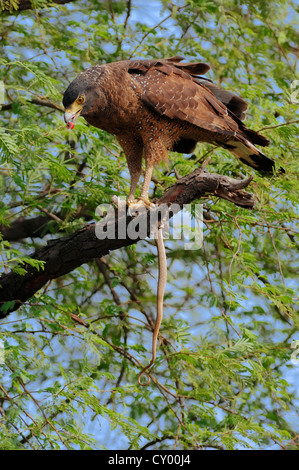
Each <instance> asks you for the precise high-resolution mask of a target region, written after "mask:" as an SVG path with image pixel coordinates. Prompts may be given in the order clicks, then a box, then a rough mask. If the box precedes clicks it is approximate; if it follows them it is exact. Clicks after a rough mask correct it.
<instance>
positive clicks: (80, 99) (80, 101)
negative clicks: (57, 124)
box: [76, 95, 85, 104]
mask: <svg viewBox="0 0 299 470" xmlns="http://www.w3.org/2000/svg"><path fill="white" fill-rule="evenodd" d="M84 101H85V98H84V96H83V95H79V96H78V98H77V99H76V102H77V103H78V104H82V103H84Z"/></svg>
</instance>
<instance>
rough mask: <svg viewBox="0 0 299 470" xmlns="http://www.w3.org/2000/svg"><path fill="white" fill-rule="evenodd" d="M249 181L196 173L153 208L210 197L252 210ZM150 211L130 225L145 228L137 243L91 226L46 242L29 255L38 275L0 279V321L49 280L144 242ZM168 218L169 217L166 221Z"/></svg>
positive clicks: (125, 219)
mask: <svg viewBox="0 0 299 470" xmlns="http://www.w3.org/2000/svg"><path fill="white" fill-rule="evenodd" d="M251 180H252V178H248V179H246V180H235V179H232V178H229V177H227V176H222V175H217V174H212V173H203V170H202V169H197V170H195V171H194V172H193V173H191V174H189V175H187V176H185V177H184V178H182V179H181V180H179V181H178V182H177V183H176V184H175V185H174V186H172V187H171V188H170V189H169V190H168V191H166V193H165V194H164V195H163V196H162V198H161V199H160V200H159V201H157V208H158V209H160V208H161V206H162V205H163V207H164V208H165V207H166V210H168V206H170V205H171V204H177V205H178V206H179V207H182V206H183V205H184V204H189V203H191V202H192V201H193V200H195V199H197V198H200V197H203V196H206V195H208V194H214V195H215V196H217V197H221V198H223V199H226V200H228V201H231V202H233V203H234V204H236V205H239V206H242V207H245V208H248V209H252V208H253V207H254V196H253V194H251V193H248V192H246V191H243V188H245V187H247V186H248V185H249V183H250V181H251ZM151 210H152V209H151ZM151 210H146V211H145V212H143V213H141V214H140V215H138V216H137V217H135V218H134V223H135V222H136V221H137V222H139V223H140V224H141V225H142V226H146V233H145V234H144V236H143V237H139V238H137V239H132V238H130V237H129V235H128V234H127V231H126V235H125V237H124V238H117V237H115V238H114V239H111V238H104V239H99V238H98V236H97V233H98V232H97V228H98V227H99V226H97V224H94V223H93V224H90V225H86V226H84V227H83V228H82V229H80V230H78V231H76V232H74V233H72V234H71V235H67V236H64V237H61V238H58V239H55V240H51V241H49V242H48V243H47V245H46V246H44V247H42V248H40V249H38V250H37V251H36V252H35V253H33V254H32V255H31V257H32V258H33V259H36V260H40V261H44V263H45V264H44V269H43V270H39V271H38V270H37V269H35V268H33V267H32V266H30V265H27V266H25V268H26V270H27V273H26V274H25V275H20V274H17V273H15V272H10V273H8V274H4V275H2V277H1V278H0V305H3V304H4V303H6V302H8V301H13V302H14V305H11V306H10V308H8V309H7V310H5V312H4V311H3V312H2V313H1V312H0V318H4V317H6V316H7V315H8V314H9V313H10V312H12V311H14V310H17V309H18V308H19V307H20V306H21V305H22V304H23V303H24V302H26V301H27V300H28V299H30V297H32V296H33V295H34V293H35V292H37V291H38V290H39V289H41V288H42V287H43V286H44V285H45V284H46V283H47V282H48V281H49V280H51V279H56V278H58V277H60V276H63V275H64V274H67V273H69V272H71V271H72V270H74V269H76V268H77V267H79V266H81V265H82V264H84V263H88V262H90V261H91V260H93V259H95V258H100V257H102V256H104V255H107V254H108V253H109V252H110V251H113V250H117V249H119V248H122V247H125V246H129V245H132V244H135V243H136V242H138V241H139V240H141V239H144V238H146V236H148V235H149V234H150V233H152V232H153V231H154V230H155V229H156V228H157V227H156V226H153V223H152V220H154V218H151V217H150V215H151ZM153 210H157V209H153ZM171 216H172V214H171V213H170V215H169V217H171ZM132 220H133V218H132V216H131V215H129V214H127V213H126V211H125V212H124V215H122V217H121V218H120V219H119V220H117V219H116V220H114V219H112V220H111V219H110V221H109V219H108V223H107V222H106V221H105V222H103V223H102V224H101V227H102V228H103V227H106V228H107V230H110V229H111V230H112V232H114V230H115V233H118V226H120V224H125V227H126V228H127V227H128V226H129V224H130V223H131V222H132ZM144 224H145V225H144ZM109 227H110V228H109ZM23 267H24V266H23Z"/></svg>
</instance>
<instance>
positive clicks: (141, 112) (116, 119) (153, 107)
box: [63, 57, 274, 203]
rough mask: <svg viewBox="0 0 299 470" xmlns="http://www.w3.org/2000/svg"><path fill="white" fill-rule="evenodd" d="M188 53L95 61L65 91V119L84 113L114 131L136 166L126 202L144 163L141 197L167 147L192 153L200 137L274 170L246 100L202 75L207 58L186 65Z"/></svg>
mask: <svg viewBox="0 0 299 470" xmlns="http://www.w3.org/2000/svg"><path fill="white" fill-rule="evenodd" d="M183 60H184V58H183V57H170V58H168V59H156V60H123V61H118V62H113V63H109V64H105V65H95V66H93V67H89V68H87V69H86V70H84V71H83V72H82V73H80V74H79V75H78V76H77V77H76V78H75V79H74V80H73V82H72V83H71V84H70V85H69V86H68V88H67V90H66V91H65V93H64V96H63V104H64V106H65V114H64V119H65V122H66V123H67V125H68V127H71V128H73V127H74V121H75V119H76V118H77V117H78V116H79V115H80V116H83V117H84V118H85V119H86V121H87V122H88V123H89V124H91V125H93V126H95V127H98V128H100V129H103V130H105V131H108V132H110V133H111V134H114V135H115V136H116V138H117V140H118V142H119V143H120V145H121V146H122V148H123V150H124V152H125V155H126V159H127V164H128V168H129V171H130V178H131V182H130V194H129V197H128V202H129V203H132V202H133V201H135V192H136V188H137V184H138V181H139V178H140V175H141V170H142V158H144V160H145V167H146V168H145V176H144V182H143V187H142V192H141V195H140V197H139V198H138V199H142V200H143V201H144V202H145V203H146V202H147V203H148V191H149V186H150V181H151V176H152V171H153V167H154V165H155V163H158V162H160V161H161V160H166V159H167V156H168V151H171V150H172V151H175V152H180V153H186V154H189V153H192V151H193V150H194V147H195V145H196V143H197V142H209V143H212V144H216V145H218V146H221V147H224V148H225V149H228V150H229V151H230V152H231V153H232V154H234V155H235V156H236V157H237V158H238V159H239V160H240V161H241V162H242V163H245V164H246V165H249V166H251V167H252V168H254V169H256V170H258V171H259V172H261V173H270V174H273V169H274V161H273V160H271V159H270V158H268V157H266V156H265V155H264V154H263V153H261V152H260V151H259V150H258V148H257V147H256V146H255V145H260V146H267V145H268V144H269V141H268V139H267V138H266V137H264V136H262V135H260V134H259V133H257V132H255V131H253V130H251V129H248V128H247V127H246V126H245V124H243V122H242V121H243V119H244V117H245V111H246V109H247V103H246V102H245V101H244V100H243V98H241V97H239V96H236V95H234V94H233V93H231V92H230V91H227V90H225V89H223V88H219V87H218V86H217V85H215V84H214V83H213V82H211V81H210V80H209V79H206V78H204V77H201V75H202V74H205V73H206V72H207V71H208V70H209V68H210V67H209V66H208V65H207V64H204V63H185V62H182V61H183Z"/></svg>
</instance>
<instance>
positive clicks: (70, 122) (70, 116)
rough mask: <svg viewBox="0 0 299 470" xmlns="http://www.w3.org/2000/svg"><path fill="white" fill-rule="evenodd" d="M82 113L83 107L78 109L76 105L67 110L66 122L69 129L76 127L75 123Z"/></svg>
mask: <svg viewBox="0 0 299 470" xmlns="http://www.w3.org/2000/svg"><path fill="white" fill-rule="evenodd" d="M81 111H82V106H80V107H78V106H76V105H74V104H73V105H72V106H70V107H69V108H67V109H66V110H65V113H64V121H65V122H66V125H67V127H70V128H71V129H73V127H74V125H75V124H74V121H75V120H76V119H77V117H78V116H79V114H80V113H81Z"/></svg>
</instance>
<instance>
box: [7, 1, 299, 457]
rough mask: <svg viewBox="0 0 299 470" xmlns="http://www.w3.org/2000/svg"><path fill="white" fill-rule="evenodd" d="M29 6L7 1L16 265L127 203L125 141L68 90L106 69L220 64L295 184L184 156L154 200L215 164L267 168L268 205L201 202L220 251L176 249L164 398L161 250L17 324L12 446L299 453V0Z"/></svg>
mask: <svg viewBox="0 0 299 470" xmlns="http://www.w3.org/2000/svg"><path fill="white" fill-rule="evenodd" d="M21 3H23V4H24V3H25V2H21ZM27 3H28V9H26V10H22V11H18V2H17V1H16V0H13V1H12V0H7V1H5V0H4V1H1V3H0V5H1V7H2V8H5V10H6V11H3V12H2V14H1V59H0V61H1V77H0V79H1V80H2V81H3V83H4V85H5V96H4V104H3V106H2V109H1V111H0V115H1V128H0V146H1V158H2V162H1V173H0V191H1V204H0V224H1V226H2V233H3V238H2V240H1V251H2V257H1V264H2V272H7V271H9V270H15V271H16V272H18V273H20V274H22V273H24V272H25V270H26V264H28V263H31V264H32V265H33V266H34V267H36V269H40V270H42V264H40V263H38V262H36V261H34V260H32V259H31V258H30V257H29V254H30V253H31V252H33V251H34V250H35V249H36V248H37V247H38V246H41V245H42V244H44V243H45V241H46V240H49V239H52V238H55V237H59V236H60V235H61V233H72V232H74V231H75V230H77V229H78V228H79V227H81V226H82V225H84V223H86V221H88V220H92V219H93V218H94V214H95V208H96V206H97V205H98V204H100V203H103V202H108V203H109V202H110V199H111V195H112V194H118V195H124V194H128V175H127V170H126V163H125V158H124V155H123V153H122V151H121V149H120V148H119V146H118V144H117V143H116V141H115V139H114V138H113V137H112V136H110V135H108V134H107V133H105V132H102V131H100V130H98V129H95V128H93V127H90V126H87V125H86V123H85V122H84V120H83V119H79V120H78V122H77V124H76V128H75V131H74V132H72V134H70V132H69V131H68V130H67V129H66V128H65V125H64V124H63V122H62V105H61V94H62V93H63V91H64V90H65V88H66V86H67V85H68V83H69V82H70V80H71V79H73V78H74V76H75V75H76V74H77V73H78V72H80V71H81V70H82V69H83V68H85V67H87V66H89V65H91V64H96V63H105V62H111V61H114V60H119V59H126V58H129V57H144V58H152V57H167V56H173V55H183V56H185V57H186V58H187V59H190V60H198V61H204V62H207V63H209V64H210V65H211V68H212V70H211V72H210V73H209V75H208V76H209V77H210V78H212V79H213V80H214V81H215V82H217V83H218V84H221V85H222V86H224V87H227V88H228V89H230V90H235V91H236V92H238V93H240V94H241V95H242V96H243V97H244V98H246V99H247V100H248V102H249V103H250V106H249V111H248V114H247V120H246V123H247V124H248V126H249V127H252V128H253V129H255V130H262V132H263V134H265V135H266V136H267V137H268V138H269V139H270V141H271V145H270V147H269V148H268V149H267V155H269V156H270V157H273V158H275V159H277V161H278V165H279V166H283V167H284V168H286V174H284V175H278V176H276V177H273V178H268V179H266V178H262V177H260V176H259V175H258V174H256V173H254V172H253V171H252V170H251V169H249V168H248V167H246V168H244V167H243V166H242V165H240V164H239V163H238V162H237V161H236V160H235V159H232V157H231V154H230V153H228V152H227V151H225V150H223V149H219V148H214V147H212V146H210V145H200V146H198V147H197V148H196V151H195V153H194V155H193V156H192V157H191V158H190V157H189V158H186V156H183V155H180V154H174V153H172V154H171V155H170V159H169V162H168V164H167V165H166V166H164V167H162V168H160V169H156V170H155V174H154V184H153V187H152V190H153V195H154V196H157V197H159V196H160V195H161V194H162V193H163V191H164V189H165V188H166V187H168V186H169V185H170V184H171V183H173V182H175V181H176V177H177V175H179V176H183V175H186V174H188V173H190V172H191V171H192V170H193V169H194V167H195V166H198V165H199V162H200V161H201V160H202V159H204V157H205V156H206V155H207V154H208V155H209V156H211V161H210V164H209V171H214V172H217V173H220V174H224V175H229V176H233V177H238V176H239V175H240V174H242V175H251V174H252V175H253V176H254V180H253V182H252V184H251V190H252V192H254V194H255V198H256V200H257V205H256V208H255V209H254V210H253V211H250V212H249V211H248V210H246V209H242V208H238V207H236V206H234V205H232V204H230V203H229V202H227V201H223V200H219V199H217V198H206V199H204V200H201V201H197V202H200V203H202V204H203V206H204V218H205V224H204V242H203V248H202V249H201V250H196V251H187V250H184V244H183V242H182V241H169V242H166V248H167V256H168V284H167V290H166V299H165V318H164V321H163V324H162V329H161V338H160V339H161V341H160V348H159V352H158V357H157V362H156V365H155V367H154V370H153V378H154V380H153V381H152V382H151V384H150V385H149V386H148V387H139V386H138V384H137V375H138V372H139V371H140V370H141V367H142V365H144V364H146V363H147V362H148V361H149V352H150V348H151V332H152V327H153V319H154V318H155V284H156V273H157V261H156V252H155V249H154V246H153V245H152V243H151V242H150V241H147V242H143V243H139V244H137V245H135V246H131V247H128V248H124V249H122V250H119V251H117V252H114V253H113V254H111V255H109V256H108V257H106V258H105V259H97V260H95V261H94V262H92V263H89V264H88V265H83V266H81V267H80V268H78V269H76V270H74V271H73V272H71V273H70V274H68V275H66V276H64V277H61V278H59V279H57V280H56V281H52V282H51V283H49V284H47V286H46V287H45V288H44V289H42V290H40V291H39V292H38V293H37V294H36V295H35V296H34V297H33V298H32V299H31V300H30V301H28V302H26V303H24V305H23V306H22V307H21V308H20V309H19V310H18V312H15V313H11V314H10V316H8V317H7V318H6V319H5V320H3V321H2V322H1V333H0V334H1V340H2V341H3V342H4V346H5V363H4V364H3V365H1V366H0V367H1V369H0V370H1V386H0V413H1V417H0V448H1V449H66V448H67V449H77V448H79V449H91V448H96V449H101V448H108V449H117V448H122V449H128V448H130V449H142V448H155V449H172V448H176V449H184V448H187V449H206V448H217V449H239V448H242V447H246V448H247V447H248V448H270V447H272V446H273V447H274V448H298V437H297V435H298V430H299V423H298V419H297V418H296V409H298V397H297V394H296V386H297V389H298V365H297V366H296V365H295V364H293V363H292V362H291V354H292V349H291V344H292V341H293V339H296V338H297V339H298V335H297V337H296V330H297V328H298V316H296V290H297V289H298V281H297V279H296V267H297V265H296V260H298V231H296V223H297V220H298V205H297V200H298V181H297V179H296V171H297V169H298V163H297V162H298V160H297V159H298V149H297V148H296V112H297V109H298V101H299V98H298V94H297V92H296V82H294V80H296V75H295V74H296V66H297V56H298V48H297V46H296V44H297V43H296V33H295V25H296V21H297V20H296V16H295V13H296V4H295V3H294V2H292V1H282V0H281V1H275V2H274V1H265V0H257V1H256V0H255V1H251V0H247V1H242V2H239V1H237V0H225V1H222V0H216V1H214V2H210V1H208V0H206V1H205V0H195V1H191V0H190V1H189V0H187V1H186V2H185V3H183V2H176V1H175V2H164V1H158V0H156V1H150V2H147V4H146V5H145V4H144V2H141V1H137V0H132V1H127V2H124V1H107V2H101V1H98V0H88V1H85V0H84V1H83V0H82V1H74V2H69V3H66V4H65V5H58V4H54V3H50V2H48V1H47V0H36V1H35V0H33V1H32V2H31V6H32V8H30V5H29V2H27ZM58 3H61V2H58ZM297 88H298V87H297ZM29 220H31V222H32V220H33V221H35V222H36V223H37V224H38V227H37V226H36V224H32V223H31V225H30V224H29V225H28V221H29ZM26 224H27V225H26ZM28 227H31V229H29V228H28ZM32 227H33V228H32ZM17 229H19V230H20V231H19V232H18V230H17ZM21 229H22V230H23V232H22V230H21ZM24 230H25V235H26V236H24ZM26 230H27V231H26ZM37 235H38V236H37ZM1 308H2V312H4V313H5V311H7V310H8V309H11V308H12V305H11V303H6V304H4V305H2V307H1Z"/></svg>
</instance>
